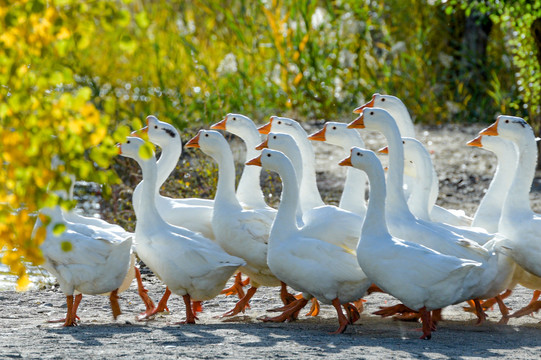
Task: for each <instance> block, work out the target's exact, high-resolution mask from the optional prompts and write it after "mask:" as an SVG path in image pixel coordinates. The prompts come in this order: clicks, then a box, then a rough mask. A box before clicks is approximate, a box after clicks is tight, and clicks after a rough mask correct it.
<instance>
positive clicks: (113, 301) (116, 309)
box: [109, 289, 122, 320]
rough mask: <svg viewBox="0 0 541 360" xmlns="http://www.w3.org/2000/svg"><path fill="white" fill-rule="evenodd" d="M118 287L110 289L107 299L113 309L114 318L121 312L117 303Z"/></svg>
mask: <svg viewBox="0 0 541 360" xmlns="http://www.w3.org/2000/svg"><path fill="white" fill-rule="evenodd" d="M118 299H119V297H118V289H116V290H113V291H111V295H109V301H110V302H111V310H112V311H113V318H114V319H115V320H116V318H117V317H118V315H120V314H122V311H120V304H119V303H118Z"/></svg>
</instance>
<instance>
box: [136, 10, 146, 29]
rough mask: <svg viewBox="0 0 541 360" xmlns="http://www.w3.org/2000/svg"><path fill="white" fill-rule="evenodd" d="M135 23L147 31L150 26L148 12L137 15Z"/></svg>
mask: <svg viewBox="0 0 541 360" xmlns="http://www.w3.org/2000/svg"><path fill="white" fill-rule="evenodd" d="M135 22H136V23H137V25H139V27H140V28H141V29H146V28H147V27H148V25H149V24H150V21H148V16H147V13H146V11H141V12H140V13H137V15H135Z"/></svg>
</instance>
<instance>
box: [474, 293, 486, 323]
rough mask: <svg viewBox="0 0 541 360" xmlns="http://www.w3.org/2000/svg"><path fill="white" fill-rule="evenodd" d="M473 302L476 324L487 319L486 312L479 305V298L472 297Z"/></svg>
mask: <svg viewBox="0 0 541 360" xmlns="http://www.w3.org/2000/svg"><path fill="white" fill-rule="evenodd" d="M473 302H474V304H475V314H476V315H477V323H476V325H481V324H482V323H483V322H485V320H486V319H487V314H486V313H485V311H484V310H483V307H482V306H481V302H480V301H479V299H473Z"/></svg>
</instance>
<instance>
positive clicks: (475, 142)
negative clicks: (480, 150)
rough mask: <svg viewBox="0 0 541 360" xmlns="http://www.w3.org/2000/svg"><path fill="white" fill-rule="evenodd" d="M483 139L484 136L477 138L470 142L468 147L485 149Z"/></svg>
mask: <svg viewBox="0 0 541 360" xmlns="http://www.w3.org/2000/svg"><path fill="white" fill-rule="evenodd" d="M482 137H483V135H479V136H478V137H476V138H475V139H473V140H470V141H468V143H467V144H466V145H468V146H477V147H483V144H482V143H481V138H482Z"/></svg>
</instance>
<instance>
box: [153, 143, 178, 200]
mask: <svg viewBox="0 0 541 360" xmlns="http://www.w3.org/2000/svg"><path fill="white" fill-rule="evenodd" d="M158 145H159V146H160V147H161V149H162V154H161V155H160V158H159V159H158V165H157V166H158V177H157V181H156V192H159V190H160V187H161V186H162V185H163V183H164V182H165V180H167V178H168V177H169V175H171V173H172V172H173V170H175V167H176V166H177V163H178V159H179V158H180V154H181V153H182V144H181V142H180V137H179V136H178V134H177V136H176V137H175V138H174V139H173V140H172V141H170V142H168V143H167V144H165V145H163V146H162V145H160V144H158Z"/></svg>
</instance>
